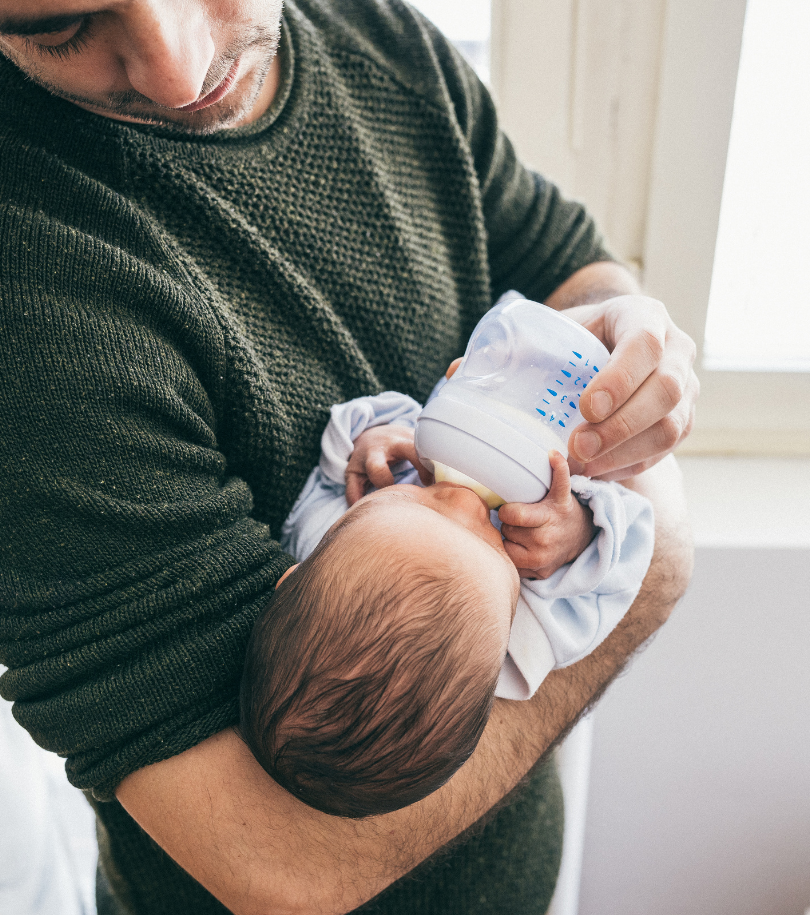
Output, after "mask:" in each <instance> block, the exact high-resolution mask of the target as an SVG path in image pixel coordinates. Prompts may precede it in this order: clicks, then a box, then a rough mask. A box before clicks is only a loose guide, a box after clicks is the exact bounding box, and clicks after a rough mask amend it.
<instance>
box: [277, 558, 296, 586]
mask: <svg viewBox="0 0 810 915" xmlns="http://www.w3.org/2000/svg"><path fill="white" fill-rule="evenodd" d="M300 565H301V563H300V562H296V564H295V565H294V566H290V567H289V569H287V571H286V572H285V573H284V574H283V575H282V576H281V578H279V580H278V581H277V582H276V587H278V586H279V585H280V584H281V583H282V581H284V579H285V578H286V577H287V576H288V575H289V574H290V572H294V571H295V570H296V569H297V568H298V566H300Z"/></svg>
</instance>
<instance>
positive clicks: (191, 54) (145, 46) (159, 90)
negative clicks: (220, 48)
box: [121, 0, 215, 108]
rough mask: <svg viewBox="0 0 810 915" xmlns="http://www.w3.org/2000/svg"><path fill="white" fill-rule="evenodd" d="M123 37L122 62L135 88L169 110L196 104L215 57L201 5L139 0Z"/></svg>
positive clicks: (173, 0)
mask: <svg viewBox="0 0 810 915" xmlns="http://www.w3.org/2000/svg"><path fill="white" fill-rule="evenodd" d="M125 32H126V36H125V37H126V40H127V45H126V47H125V49H124V50H123V52H122V54H121V57H122V62H123V66H124V69H125V71H126V74H127V78H128V79H129V83H130V85H131V86H132V88H133V89H135V90H136V91H138V92H140V94H141V95H145V96H146V97H147V98H148V99H150V100H151V101H153V102H156V103H157V104H158V105H163V106H165V107H167V108H181V107H183V105H190V104H191V103H192V102H195V101H197V99H198V98H199V96H200V92H201V90H202V87H203V83H204V82H205V77H206V74H207V73H208V69H209V67H210V66H211V61H212V60H213V57H214V52H215V46H214V40H213V38H212V36H211V32H210V29H209V26H208V24H207V22H206V19H205V15H204V11H203V8H202V5H201V4H199V3H191V4H186V3H182V2H180V0H137V2H136V3H134V4H133V5H132V7H131V9H130V12H129V15H128V16H127V18H126V21H125ZM212 88H213V87H212Z"/></svg>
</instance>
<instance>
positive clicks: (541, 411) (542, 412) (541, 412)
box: [534, 407, 546, 416]
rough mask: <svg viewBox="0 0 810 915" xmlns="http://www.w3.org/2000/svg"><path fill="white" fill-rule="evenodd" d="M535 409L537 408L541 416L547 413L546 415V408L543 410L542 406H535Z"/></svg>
mask: <svg viewBox="0 0 810 915" xmlns="http://www.w3.org/2000/svg"><path fill="white" fill-rule="evenodd" d="M534 409H535V410H537V412H538V413H539V414H540V415H541V416H545V415H546V411H545V410H541V409H540V407H535V408H534Z"/></svg>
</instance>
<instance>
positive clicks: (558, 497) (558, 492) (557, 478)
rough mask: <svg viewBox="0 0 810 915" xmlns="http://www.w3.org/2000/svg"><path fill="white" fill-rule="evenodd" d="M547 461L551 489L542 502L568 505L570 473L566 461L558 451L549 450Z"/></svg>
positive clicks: (569, 498)
mask: <svg viewBox="0 0 810 915" xmlns="http://www.w3.org/2000/svg"><path fill="white" fill-rule="evenodd" d="M548 462H549V464H550V465H551V474H552V476H551V489H549V491H548V493H547V494H546V497H545V498H544V499H543V502H544V503H545V504H546V505H557V506H559V505H563V506H565V505H568V503H569V502H570V500H571V473H570V471H569V470H568V461H567V460H566V459H565V458H564V457H563V456H562V455H561V454H560V452H559V451H549V453H548Z"/></svg>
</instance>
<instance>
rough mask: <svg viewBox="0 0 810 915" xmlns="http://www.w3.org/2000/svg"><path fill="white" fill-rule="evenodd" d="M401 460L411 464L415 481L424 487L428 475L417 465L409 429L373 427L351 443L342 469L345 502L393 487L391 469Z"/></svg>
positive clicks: (430, 477) (429, 474)
mask: <svg viewBox="0 0 810 915" xmlns="http://www.w3.org/2000/svg"><path fill="white" fill-rule="evenodd" d="M401 461H408V462H409V463H411V464H413V466H414V467H415V468H416V471H417V473H418V474H419V479H420V480H421V481H422V482H423V483H424V484H425V486H428V485H429V484H430V483H432V482H433V476H432V474H431V473H430V472H429V471H428V470H426V469H425V468H424V467H423V466H422V465H421V464H420V462H419V457H418V455H417V454H416V448H415V447H414V444H413V429H410V428H406V427H405V426H399V425H387V426H373V427H372V428H370V429H366V430H365V432H361V433H360V435H358V436H357V438H356V439H355V440H354V450H353V451H352V454H351V457H350V458H349V463H348V466H347V467H346V501H347V502H348V503H349V505H354V503H355V502H357V501H358V500H359V499H362V498H363V496H364V495H365V494H366V493H367V492H368V491H369V489H371V488H372V487H376V488H377V489H383V488H384V487H385V486H393V485H394V474H393V471H392V467H393V466H394V465H396V464H398V463H400V462H401Z"/></svg>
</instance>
